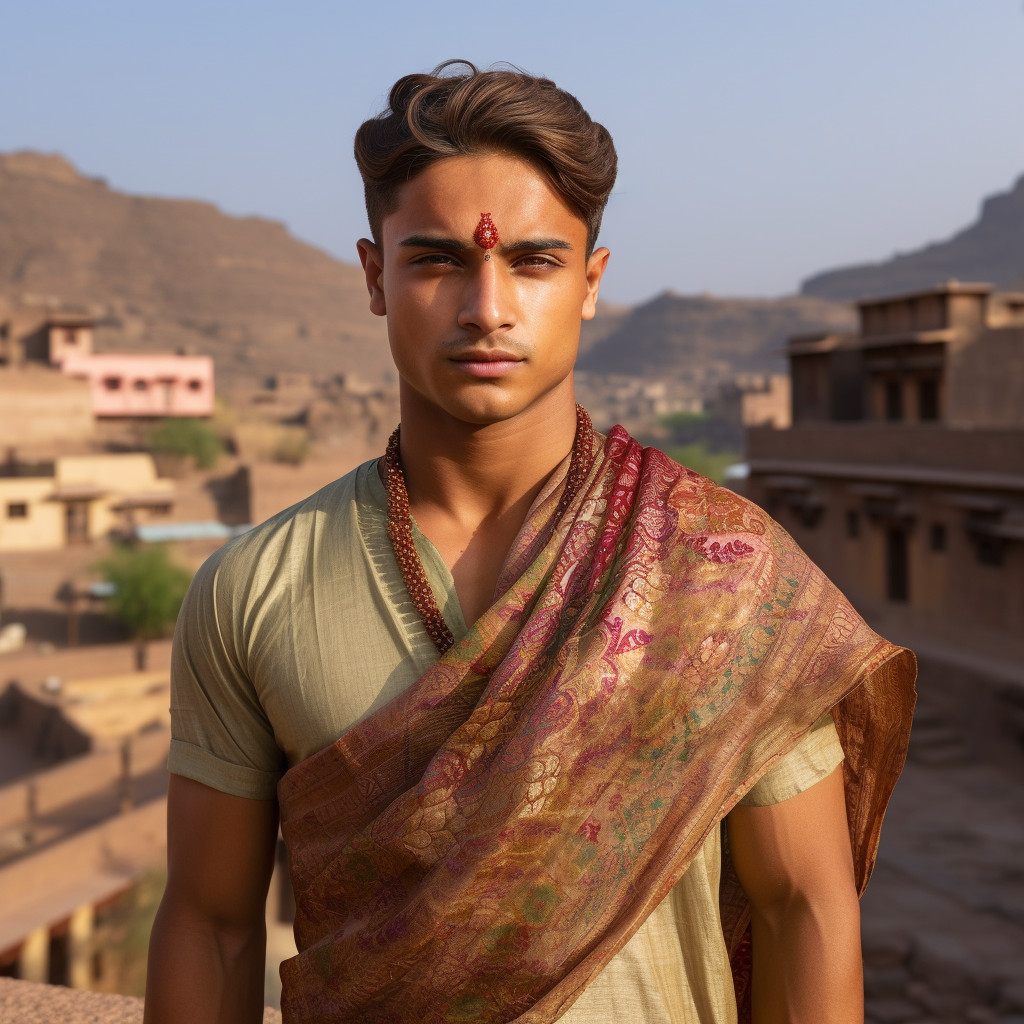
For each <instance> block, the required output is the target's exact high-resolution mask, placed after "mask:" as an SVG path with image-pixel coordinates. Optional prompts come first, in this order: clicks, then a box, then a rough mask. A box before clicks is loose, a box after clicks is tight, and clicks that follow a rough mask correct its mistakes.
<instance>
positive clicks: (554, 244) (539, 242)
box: [498, 238, 572, 252]
mask: <svg viewBox="0 0 1024 1024" xmlns="http://www.w3.org/2000/svg"><path fill="white" fill-rule="evenodd" d="M498 248H500V249H501V250H502V252H544V250H545V249H569V250H571V249H572V243H571V242H567V241H566V240H565V239H564V238H524V239H522V240H520V241H517V242H502V243H501V244H500V245H499V246H498Z"/></svg>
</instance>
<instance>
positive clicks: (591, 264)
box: [580, 246, 611, 320]
mask: <svg viewBox="0 0 1024 1024" xmlns="http://www.w3.org/2000/svg"><path fill="white" fill-rule="evenodd" d="M610 255H611V253H610V252H609V251H608V250H607V249H606V248H605V247H604V246H601V248H600V249H595V250H594V251H593V253H591V255H590V258H589V259H588V260H587V294H586V296H585V297H584V299H583V309H582V311H581V312H580V317H581V319H583V320H593V319H594V314H595V313H596V312H597V293H598V291H599V290H600V287H601V276H602V275H603V274H604V272H605V268H606V267H607V266H608V257H609V256H610Z"/></svg>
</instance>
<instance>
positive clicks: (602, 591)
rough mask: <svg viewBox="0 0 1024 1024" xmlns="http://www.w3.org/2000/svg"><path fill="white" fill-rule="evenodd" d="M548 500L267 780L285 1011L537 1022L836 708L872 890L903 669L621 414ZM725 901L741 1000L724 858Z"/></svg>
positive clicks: (903, 720) (736, 509)
mask: <svg viewBox="0 0 1024 1024" xmlns="http://www.w3.org/2000/svg"><path fill="white" fill-rule="evenodd" d="M553 500H554V501H555V502H557V494H556V495H555V496H554V499H553ZM552 508H553V505H552V504H551V502H550V501H549V502H548V503H547V504H546V505H542V507H540V508H539V509H537V510H536V512H535V514H534V515H533V516H531V520H530V521H529V522H528V523H527V524H526V526H525V527H524V530H523V532H522V533H521V535H520V537H519V539H518V540H517V542H516V547H515V550H513V552H512V553H511V554H510V556H509V559H508V561H507V563H506V570H505V572H504V574H503V577H502V581H501V586H502V587H505V588H507V589H505V592H504V593H503V595H502V597H501V598H500V599H499V600H498V601H497V603H496V604H495V605H494V606H493V607H492V608H491V609H490V610H489V611H488V612H487V613H486V614H485V615H484V616H483V617H482V618H481V619H480V620H479V621H478V622H477V623H476V624H475V625H474V626H473V628H472V629H470V631H469V632H468V634H467V635H466V636H465V638H464V639H463V640H462V641H461V642H459V643H457V644H456V646H455V647H453V648H452V650H450V651H449V652H448V653H447V654H446V655H445V656H444V657H443V658H441V659H440V661H438V663H437V664H436V665H435V666H434V667H433V668H432V669H430V670H429V671H428V672H427V673H426V674H425V675H423V676H422V677H421V678H420V679H419V680H418V681H417V682H416V683H415V684H414V685H413V686H412V687H410V689H409V690H407V691H406V692H405V693H404V694H402V695H401V696H400V697H398V698H397V699H396V700H394V701H393V702H392V703H390V704H389V705H387V706H386V707H384V708H382V709H381V710H380V711H378V712H377V713H375V714H374V715H372V716H370V717H369V718H367V719H366V720H364V721H363V722H361V723H360V724H358V725H357V726H355V727H354V728H353V729H351V730H350V731H349V732H347V733H346V734H345V735H344V736H343V737H341V739H339V740H338V741H337V743H335V744H334V745H332V746H331V747H328V748H327V749H326V750H324V751H321V752H320V753H319V754H316V755H315V756H313V757H311V758H309V759H308V760H307V761H304V762H303V763H301V764H299V765H296V766H295V767H294V768H292V769H291V771H289V772H288V774H287V775H286V776H285V777H284V779H282V781H281V784H280V787H279V797H280V803H281V810H282V829H283V831H284V835H285V839H286V841H287V844H288V848H289V853H290V858H291V866H292V878H293V883H294V886H295V893H296V901H297V905H298V912H297V916H296V941H297V944H298V948H299V951H300V952H299V954H298V956H296V957H294V958H293V959H292V960H290V961H287V962H286V963H285V964H283V965H282V977H283V980H284V1012H285V1019H286V1020H287V1021H296V1022H300V1021H309V1020H317V1021H325V1022H326V1021H353V1022H354V1021H360V1022H380V1024H384V1022H387V1024H399V1022H407V1021H408V1022H412V1021H416V1022H419V1021H429V1022H433V1021H437V1022H440V1021H460V1020H464V1021H481V1022H484V1021H488V1022H490V1021H493V1022H498V1021H502V1022H505V1021H518V1022H521V1024H527V1022H529V1024H534V1022H546V1021H552V1020H555V1019H557V1017H558V1016H559V1015H560V1014H561V1013H562V1012H564V1010H565V1009H566V1008H567V1007H568V1006H569V1005H570V1004H571V1003H572V1002H573V1000H574V999H575V998H576V997H577V996H578V995H579V994H580V992H582V991H583V989H584V988H585V987H586V985H587V984H588V982H589V981H590V980H591V979H592V978H593V977H594V976H595V975H596V974H597V973H598V972H599V971H600V970H601V968H602V967H603V966H604V964H605V963H607V961H608V960H609V959H610V958H611V957H612V956H614V954H615V953H616V952H617V951H618V950H619V949H620V948H621V947H622V946H623V945H624V944H625V943H626V942H627V941H628V939H629V938H630V936H631V935H632V934H633V932H635V931H636V929H637V928H638V927H639V926H640V924H641V923H642V922H643V921H644V919H645V918H646V917H647V915H648V914H649V913H650V912H651V911H652V910H653V908H654V907H655V906H657V904H658V903H659V902H660V901H661V900H662V899H663V898H664V897H665V896H666V894H667V893H668V892H669V890H670V889H671V887H672V886H673V884H674V883H675V882H676V881H677V880H678V879H679V877H680V876H681V874H682V873H683V871H684V870H685V869H686V866H687V865H688V863H689V861H690V859H691V858H692V857H693V855H694V853H695V852H696V851H697V850H698V849H699V848H700V846H701V844H702V843H703V841H704V839H705V838H706V837H707V835H708V833H709V831H710V830H711V829H712V828H715V827H717V825H718V823H719V821H720V820H721V818H722V817H723V816H724V815H725V814H726V813H727V812H728V811H729V810H730V809H731V807H732V806H733V804H734V803H735V802H736V800H738V799H739V798H740V797H741V796H742V795H743V793H745V792H746V791H747V789H749V787H750V786H751V785H752V784H753V783H754V782H755V781H756V780H757V779H758V778H759V777H760V776H761V775H762V774H763V773H764V772H765V771H766V770H767V769H768V768H770V767H771V766H772V764H773V763H774V762H775V761H776V760H777V759H778V758H779V757H780V756H782V754H784V753H785V752H786V750H788V749H789V748H790V747H791V746H792V745H793V743H794V742H795V741H796V740H797V739H798V738H799V736H800V735H801V734H802V733H804V732H805V731H806V730H807V729H809V728H810V727H811V725H812V724H813V723H814V722H815V721H817V719H818V718H819V717H820V716H821V715H822V714H823V713H824V712H825V711H827V710H828V709H830V708H833V709H834V710H833V714H834V717H835V719H836V725H837V728H838V731H839V735H840V739H841V740H842V743H843V746H844V750H845V753H846V762H845V764H846V769H845V771H846V783H847V803H848V816H849V820H850V826H851V836H852V839H853V845H854V855H855V861H856V865H857V878H858V884H859V885H860V886H861V887H862V888H863V885H864V884H866V882H867V877H868V875H869V874H870V870H871V865H872V863H873V860H874V855H875V850H876V848H877V841H878V832H879V828H880V825H881V819H882V813H883V811H884V808H885V804H886V802H887V800H888V797H889V794H890V792H891V790H892V786H893V784H894V783H895V780H896V777H897V776H898V774H899V771H900V768H901V766H902V763H903V758H904V756H905V752H906V743H907V738H908V736H909V728H910V713H911V708H912V704H913V656H912V655H910V654H909V652H904V651H901V650H900V649H898V648H895V647H893V646H892V645H890V644H888V643H887V642H885V641H884V640H881V639H880V638H879V637H877V636H876V635H875V634H874V633H872V632H871V630H870V629H868V627H867V626H866V625H865V624H864V622H863V621H862V620H861V619H860V617H859V616H858V615H857V614H856V613H855V612H854V611H853V609H852V608H851V607H850V605H849V604H848V603H847V602H846V600H845V599H844V598H843V596H842V595H841V594H840V593H839V592H838V591H837V590H836V589H835V588H834V587H833V586H832V585H831V583H829V581H828V580H827V579H826V578H825V577H824V576H823V574H822V573H821V572H820V570H818V569H817V568H816V567H815V566H813V565H812V564H811V563H810V562H809V561H808V559H807V558H806V556H805V555H804V554H803V553H802V552H801V551H800V550H799V549H798V548H797V547H796V545H795V544H794V543H793V542H792V540H791V539H790V538H789V537H788V535H787V534H786V533H785V532H784V531H783V530H782V529H781V528H780V527H779V526H778V525H777V524H775V523H773V522H772V521H771V520H770V519H769V518H768V517H767V516H766V515H765V514H764V513H763V512H761V510H760V509H758V508H756V507H755V506H753V505H751V504H750V503H748V502H746V501H744V500H743V499H741V498H738V497H737V496H736V495H733V494H731V493H730V492H729V491H726V490H724V489H722V488H719V487H716V486H715V485H713V484H711V483H710V482H709V481H707V480H705V479H704V478H702V477H700V476H698V475H696V474H694V473H692V472H690V471H689V470H686V469H683V468H681V467H679V466H677V465H675V464H674V463H672V462H671V461H670V460H669V459H667V458H666V457H665V456H664V455H662V454H661V453H660V452H657V451H655V450H653V449H643V448H641V447H640V446H639V445H638V444H637V443H636V442H635V441H633V440H632V439H631V438H630V437H629V436H628V435H627V434H626V433H625V432H624V431H622V430H621V428H615V429H613V430H612V432H611V433H610V434H609V436H608V438H607V440H606V442H605V445H604V451H603V453H602V454H601V455H600V456H599V457H598V459H597V461H596V463H595V466H594V468H593V470H592V472H591V476H590V478H589V480H588V481H587V482H586V484H585V485H584V487H583V488H581V491H580V493H579V495H578V496H577V498H576V500H575V501H574V502H573V503H572V505H571V506H570V508H569V509H568V511H567V513H566V514H565V516H563V517H562V519H561V521H559V522H555V523H552V522H549V521H547V519H549V518H550V516H551V510H552ZM339 628H344V623H339ZM721 898H722V909H723V926H724V928H725V934H726V940H727V943H728V946H729V949H730V952H731V954H732V955H733V964H734V970H735V973H736V987H737V994H738V997H739V999H740V1006H741V1012H742V1009H743V999H744V996H745V993H746V987H747V978H748V976H749V962H748V957H747V956H746V953H745V951H746V950H747V944H746V943H745V940H744V936H745V934H746V930H747V922H748V917H749V910H748V908H747V905H746V901H745V899H744V898H743V894H742V890H741V889H740V888H739V886H738V883H737V882H736V879H735V874H734V873H733V872H732V871H731V868H730V865H729V863H728V859H726V863H725V865H724V870H723V882H722V897H721ZM741 1019H742V1017H741Z"/></svg>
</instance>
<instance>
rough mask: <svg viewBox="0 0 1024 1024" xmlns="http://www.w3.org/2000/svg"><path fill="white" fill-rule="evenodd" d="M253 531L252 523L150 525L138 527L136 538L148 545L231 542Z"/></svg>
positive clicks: (212, 522) (209, 522) (136, 528)
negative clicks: (181, 542)
mask: <svg viewBox="0 0 1024 1024" xmlns="http://www.w3.org/2000/svg"><path fill="white" fill-rule="evenodd" d="M251 529H252V524H251V523H245V524H243V525H242V526H228V525H227V524H226V523H217V522H214V521H213V520H210V521H208V522H198V523H148V524H146V525H145V526H136V527H135V536H136V537H138V538H139V540H143V541H145V542H146V543H147V544H166V543H168V542H170V541H176V540H217V539H221V540H230V539H231V538H232V537H237V536H238V535H239V534H242V533H245V532H246V531H247V530H251Z"/></svg>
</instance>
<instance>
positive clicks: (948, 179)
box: [0, 0, 1024, 302]
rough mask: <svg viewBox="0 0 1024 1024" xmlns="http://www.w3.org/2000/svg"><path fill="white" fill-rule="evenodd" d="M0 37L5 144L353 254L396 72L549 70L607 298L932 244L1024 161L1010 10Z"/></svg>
mask: <svg viewBox="0 0 1024 1024" xmlns="http://www.w3.org/2000/svg"><path fill="white" fill-rule="evenodd" d="M0 38H2V39H3V40H4V45H3V48H2V58H0V150H4V151H9V150H14V149H23V148H32V149H39V150H44V151H51V152H53V151H56V152H61V153H63V154H65V155H66V156H68V157H69V158H70V159H71V160H72V161H74V162H75V163H76V164H77V165H78V166H79V167H80V168H81V169H82V170H83V171H85V172H86V173H89V174H92V175H100V176H102V177H105V178H107V179H108V180H109V181H110V183H111V184H112V185H113V186H115V187H117V188H120V189H124V190H127V191H130V192H134V193H143V194H151V195H165V196H190V197H196V198H204V199H209V200H212V201H213V202H215V203H217V204H218V205H219V206H221V207H222V208H223V209H225V210H227V211H229V212H231V213H245V214H248V213H257V214H260V215H263V216H267V217H271V218H275V219H278V220H282V221H284V222H285V223H286V224H287V225H288V226H289V227H290V228H291V230H292V231H293V232H294V233H295V234H296V235H298V236H299V237H301V238H303V239H306V240H307V241H310V242H313V243H315V244H317V245H319V246H321V247H323V248H325V249H327V250H328V251H330V252H332V253H334V254H335V255H338V256H340V257H342V258H343V259H348V260H354V246H353V242H354V240H355V239H356V238H357V237H358V236H360V235H361V234H364V233H365V231H366V228H365V215H364V213H363V210H362V199H361V189H360V184H359V179H358V176H357V174H356V172H355V168H354V166H353V163H352V158H351V139H352V135H353V133H354V131H355V128H356V126H357V125H358V124H359V122H360V121H361V120H362V119H364V118H365V117H367V116H370V115H371V114H373V113H375V112H376V111H377V109H378V108H379V106H380V104H381V102H382V101H383V98H384V96H385V94H386V92H387V89H388V87H389V86H390V84H391V83H392V82H393V81H394V79H395V78H397V77H398V76H399V75H401V74H404V73H406V72H409V71H414V70H427V69H429V68H430V67H432V66H433V65H434V64H436V63H438V62H440V61H442V60H444V59H446V58H449V57H467V58H469V59H471V60H473V61H475V62H477V63H478V64H481V65H487V64H490V63H491V62H494V61H502V60H504V61H511V62H513V63H516V64H518V65H519V66H521V67H524V68H526V69H528V70H530V71H533V72H537V73H542V74H545V75H547V76H549V77H551V78H553V79H555V81H557V82H558V84H559V85H561V86H563V87H564V88H567V89H569V90H570V91H571V92H574V93H576V95H578V96H579V98H580V99H581V100H582V101H583V103H584V105H585V106H586V107H587V108H588V110H590V112H591V114H592V115H593V116H594V117H595V118H597V119H598V120H600V121H602V122H603V123H604V124H606V125H607V126H608V128H609V129H610V130H611V132H612V135H613V136H614V137H615V140H616V143H617V146H618V149H619V157H620V168H621V171H620V176H619V180H618V183H617V186H616V189H615V193H614V195H613V197H612V201H611V204H610V206H609V210H608V213H607V215H606V219H605V229H604V232H603V239H602V240H603V242H604V243H605V244H607V245H608V246H609V247H610V248H611V249H612V266H611V269H610V271H609V276H608V277H606V279H605V280H606V287H605V290H604V296H605V297H606V298H608V299H611V300H612V301H620V302H636V301H640V300H643V299H646V298H648V297H650V296H652V295H654V294H655V293H657V292H660V291H662V290H664V289H666V288H671V289H674V290H676V291H678V292H684V293H687V292H697V291H704V290H707V291H712V292H716V293H719V294H726V295H777V294H785V293H789V292H792V291H794V290H796V288H797V287H798V285H799V282H800V280H801V278H803V277H805V276H807V275H809V274H811V273H814V272H815V271H817V270H820V269H825V268H827V267H831V266H835V265H838V264H843V263H847V262H852V261H857V260H865V259H879V258H884V257H887V256H889V255H890V254H892V253H893V252H894V251H896V250H903V251H905V250H909V249H912V248H915V247H917V246H919V245H921V244H923V243H925V242H928V241H931V240H935V239H939V238H942V237H945V236H946V235H948V234H949V233H951V232H952V231H953V230H954V229H956V228H958V227H962V226H965V225H966V224H967V223H968V222H969V221H971V220H972V219H973V218H974V217H975V215H976V212H977V207H978V203H979V201H980V200H981V198H982V197H983V196H985V195H988V194H991V193H993V192H996V191H1004V190H1006V189H1007V188H1009V187H1010V185H1011V184H1012V183H1013V182H1014V180H1015V179H1016V178H1017V177H1018V176H1019V175H1020V174H1022V173H1024V7H1022V0H860V2H858V3H839V2H835V0H824V2H823V0H771V2H766V0H701V2H696V0H677V2H675V3H655V2H653V0H631V2H622V3H608V2H602V0H592V2H590V3H574V2H572V0H561V2H555V3H550V2H549V3H543V4H542V3H536V2H533V0H520V2H518V3H513V4H500V3H495V2H494V0H474V2H472V3H465V2H462V0H449V2H447V3H444V4H429V3H410V2H408V0H398V2H382V3H376V4H373V3H365V2H364V3H358V4H356V3H343V2H333V3H331V2H326V0H291V2H290V3H284V2H282V0H275V2H266V0H247V2H245V3H242V2H237V3H227V2H223V0H176V2H175V3H173V4H172V3H167V2H165V0H131V2H126V0H92V2H89V3H85V2H82V0H32V2H25V3H20V4H15V3H7V4H4V9H3V11H2V13H0ZM0 244H2V239H0Z"/></svg>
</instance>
